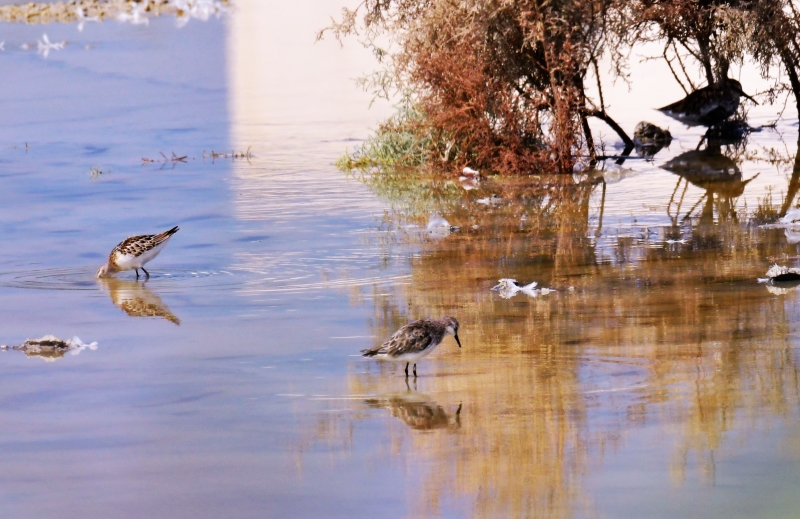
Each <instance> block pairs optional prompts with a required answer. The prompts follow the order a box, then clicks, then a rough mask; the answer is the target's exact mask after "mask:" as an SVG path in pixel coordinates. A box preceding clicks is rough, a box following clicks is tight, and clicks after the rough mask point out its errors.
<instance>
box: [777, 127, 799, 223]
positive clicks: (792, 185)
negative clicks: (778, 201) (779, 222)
mask: <svg viewBox="0 0 800 519" xmlns="http://www.w3.org/2000/svg"><path fill="white" fill-rule="evenodd" d="M798 189H800V136H798V137H797V153H796V154H795V157H794V168H793V169H792V178H791V179H789V187H788V188H787V191H786V199H785V200H784V201H783V205H782V206H781V212H780V216H781V217H784V216H786V212H787V211H788V210H789V208H790V207H792V203H794V199H795V197H796V196H797V191H798Z"/></svg>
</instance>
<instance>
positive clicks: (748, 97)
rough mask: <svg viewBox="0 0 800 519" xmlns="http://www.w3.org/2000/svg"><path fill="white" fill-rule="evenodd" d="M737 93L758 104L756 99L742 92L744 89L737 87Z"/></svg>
mask: <svg viewBox="0 0 800 519" xmlns="http://www.w3.org/2000/svg"><path fill="white" fill-rule="evenodd" d="M739 93H740V94H741V95H743V96H744V97H746V98H747V99H749V100H751V101H752V102H754V103H755V104H758V101H756V100H755V99H753V98H752V97H750V96H749V95H747V94H745V93H744V90H741V89H739Z"/></svg>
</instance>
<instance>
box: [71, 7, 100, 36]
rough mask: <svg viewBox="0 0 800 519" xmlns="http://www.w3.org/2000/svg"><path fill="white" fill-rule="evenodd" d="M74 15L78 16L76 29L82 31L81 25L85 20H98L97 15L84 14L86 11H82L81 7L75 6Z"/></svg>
mask: <svg viewBox="0 0 800 519" xmlns="http://www.w3.org/2000/svg"><path fill="white" fill-rule="evenodd" d="M75 16H77V17H78V31H80V32H83V26H84V24H85V23H86V22H99V21H100V17H99V16H86V13H84V11H83V7H81V6H76V7H75Z"/></svg>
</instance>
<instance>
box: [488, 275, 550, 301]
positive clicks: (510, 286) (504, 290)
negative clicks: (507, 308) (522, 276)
mask: <svg viewBox="0 0 800 519" xmlns="http://www.w3.org/2000/svg"><path fill="white" fill-rule="evenodd" d="M537 286H538V283H537V282H536V281H534V282H533V283H530V284H528V285H524V286H520V285H518V284H517V280H516V279H511V278H503V279H500V280H499V281H498V282H497V285H495V286H493V287H492V290H493V291H495V292H497V293H498V294H499V295H500V297H502V298H503V299H510V298H512V297H514V296H515V295H517V293H518V292H522V293H523V294H525V295H528V296H530V297H538V296H539V295H543V296H546V295H547V294H549V293H551V292H555V289H552V288H541V289H538V290H537V289H536V287H537Z"/></svg>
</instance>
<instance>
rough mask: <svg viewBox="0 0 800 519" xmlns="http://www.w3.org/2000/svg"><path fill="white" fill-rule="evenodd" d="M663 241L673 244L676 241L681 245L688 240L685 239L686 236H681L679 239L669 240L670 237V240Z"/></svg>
mask: <svg viewBox="0 0 800 519" xmlns="http://www.w3.org/2000/svg"><path fill="white" fill-rule="evenodd" d="M664 243H667V244H669V245H675V244H676V243H680V244H681V245H685V244H687V243H689V242H688V241H687V240H686V238H681V239H680V240H671V239H670V240H667V241H665V242H664Z"/></svg>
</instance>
